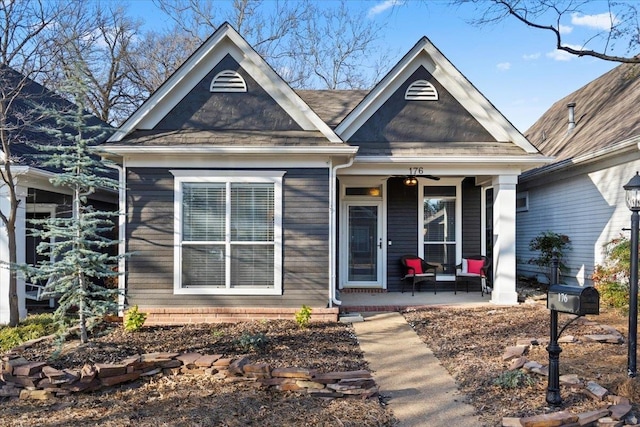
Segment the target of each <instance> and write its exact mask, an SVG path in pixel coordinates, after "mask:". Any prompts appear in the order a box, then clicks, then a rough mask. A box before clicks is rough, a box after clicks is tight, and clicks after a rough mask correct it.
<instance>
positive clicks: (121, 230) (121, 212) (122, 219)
mask: <svg viewBox="0 0 640 427" xmlns="http://www.w3.org/2000/svg"><path fill="white" fill-rule="evenodd" d="M106 166H108V167H110V168H113V169H116V170H117V171H118V316H124V310H125V307H124V304H125V290H126V268H127V264H126V260H125V251H126V244H125V237H126V229H125V226H126V224H127V221H126V217H127V199H126V195H127V192H126V187H125V174H124V167H123V166H120V165H118V164H115V163H109V162H107V163H106Z"/></svg>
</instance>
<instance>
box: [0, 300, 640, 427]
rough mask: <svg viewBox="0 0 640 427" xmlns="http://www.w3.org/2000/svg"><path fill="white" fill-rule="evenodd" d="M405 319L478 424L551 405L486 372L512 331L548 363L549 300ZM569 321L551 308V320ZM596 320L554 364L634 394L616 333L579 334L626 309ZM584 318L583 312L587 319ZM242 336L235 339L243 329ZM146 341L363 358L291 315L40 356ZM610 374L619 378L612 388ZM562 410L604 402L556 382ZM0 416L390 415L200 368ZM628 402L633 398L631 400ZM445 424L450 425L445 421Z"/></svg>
mask: <svg viewBox="0 0 640 427" xmlns="http://www.w3.org/2000/svg"><path fill="white" fill-rule="evenodd" d="M405 317H406V318H407V321H408V322H409V323H410V324H411V325H412V326H413V327H414V329H415V330H416V332H417V333H418V334H419V335H420V337H421V338H422V339H423V340H424V341H425V343H426V345H428V346H429V347H430V348H431V349H432V350H433V351H434V353H435V354H436V356H437V357H438V358H439V360H440V361H441V363H442V364H443V365H444V366H445V367H446V368H447V369H448V370H449V372H451V374H452V375H453V376H454V378H455V379H456V381H457V382H458V384H459V387H460V389H461V391H462V392H463V393H465V394H466V395H467V396H468V399H469V402H470V403H471V404H473V405H474V407H475V408H476V410H477V411H478V413H479V414H480V417H481V420H482V421H483V423H484V425H486V426H496V425H500V421H501V419H502V417H504V416H526V415H533V414H540V413H545V412H549V411H552V410H553V408H549V407H548V405H547V404H546V402H545V391H546V387H547V379H546V377H541V376H538V375H536V374H531V376H530V378H531V379H532V381H531V382H532V384H529V385H524V386H520V387H517V388H509V389H505V388H502V387H500V386H499V385H496V384H494V380H495V379H496V378H498V377H499V376H500V375H501V374H502V373H503V372H505V370H506V368H507V366H508V365H509V363H510V362H509V361H504V360H503V357H502V356H503V353H504V350H505V348H506V347H507V346H513V345H515V344H516V341H517V339H518V338H536V339H539V341H540V342H541V344H540V345H533V346H532V347H531V348H530V350H529V351H528V353H527V354H526V355H525V356H526V357H527V359H529V360H534V361H538V362H540V363H541V364H547V363H548V353H547V351H546V342H544V340H545V338H546V339H547V340H548V337H549V326H548V325H549V311H548V310H547V309H546V308H545V306H544V304H540V303H538V304H523V305H521V306H519V307H509V308H498V307H489V308H482V309H452V308H432V309H425V310H420V311H409V312H407V313H405ZM567 320H568V317H567V316H565V315H562V316H561V319H560V324H561V325H563V324H564V323H566V321H567ZM588 320H591V321H593V322H595V323H596V324H586V325H575V324H572V325H571V326H569V327H568V328H567V330H566V331H565V332H564V333H563V335H562V336H563V337H564V336H573V337H574V339H575V342H572V343H564V344H561V345H562V353H561V355H560V373H561V374H568V373H575V374H578V375H579V376H580V378H581V379H583V380H584V381H589V380H591V381H596V382H597V383H598V384H600V385H601V386H603V387H605V388H607V389H609V390H611V391H612V392H614V393H617V394H620V395H624V394H626V395H627V396H628V397H629V398H631V399H632V401H634V402H640V395H638V391H637V387H635V381H633V382H632V383H631V386H630V385H629V384H627V383H626V354H627V346H626V342H625V343H623V344H604V343H597V342H587V341H586V340H585V339H584V338H583V337H584V336H585V335H587V334H603V333H606V328H603V327H602V326H601V325H608V326H611V327H613V328H616V329H617V330H618V331H619V332H620V333H622V334H623V335H624V336H625V337H626V332H627V318H626V317H625V316H623V315H621V314H619V313H616V312H614V311H605V310H602V314H601V315H599V316H588ZM587 323H591V322H587ZM261 334H263V336H264V337H266V340H265V341H266V344H265V345H264V346H263V347H260V348H258V347H254V348H248V347H247V341H246V338H247V337H257V336H260V335H261ZM243 337H244V338H245V339H244V340H243ZM53 351H54V347H53V346H52V345H51V343H50V342H44V343H40V344H38V345H35V346H33V347H31V348H29V349H27V350H26V351H25V353H24V357H25V358H27V359H28V360H33V361H36V360H47V359H49V357H50V355H51V354H52V352H53ZM156 351H172V352H173V351H175V352H200V353H206V354H224V355H225V357H236V356H239V355H246V356H247V357H248V358H249V359H250V360H251V361H252V362H256V363H258V362H266V363H269V364H270V365H271V366H272V367H293V366H296V367H306V368H312V369H318V370H320V371H326V372H330V371H349V370H359V369H367V368H368V365H367V362H366V360H364V358H363V355H362V352H361V351H360V349H359V346H358V342H357V339H356V337H355V335H354V334H353V329H352V328H351V326H349V325H342V324H312V325H311V326H310V327H309V328H308V329H300V328H298V327H297V325H296V324H295V323H294V322H293V321H275V322H252V323H244V324H235V325H230V324H227V325H197V326H183V327H145V328H143V330H142V331H141V332H138V333H125V332H124V331H123V330H122V329H121V327H119V326H118V327H112V328H110V329H108V330H104V331H102V332H101V334H100V335H99V336H95V337H93V339H92V341H91V343H89V344H86V345H80V344H79V343H78V342H77V341H74V340H71V341H68V342H67V343H66V345H65V347H64V351H63V352H62V355H61V356H60V357H58V358H57V359H53V360H50V361H49V364H50V365H51V366H53V367H56V368H67V367H69V368H71V367H73V368H78V367H81V366H82V365H83V364H85V363H106V362H118V361H121V360H123V359H124V358H126V357H127V356H130V355H134V354H142V353H150V352H156ZM621 384H625V385H624V386H623V387H620V385H621ZM561 394H562V398H563V400H564V409H567V410H569V411H571V412H584V411H588V410H591V409H595V408H599V407H603V406H605V405H606V404H604V403H602V402H596V401H595V400H593V399H592V398H589V397H587V396H586V395H585V394H584V393H581V392H579V391H572V390H570V389H568V388H566V387H564V386H563V387H562V389H561ZM0 403H1V404H0V419H1V420H2V424H3V425H11V426H36V425H37V426H66V425H71V424H73V425H74V426H90V425H91V426H94V425H102V426H132V425H135V426H184V425H189V426H251V425H255V426H354V427H355V426H393V425H394V424H395V420H394V418H393V414H392V413H391V412H390V411H389V410H388V408H387V406H386V405H385V404H384V402H383V401H382V399H376V398H372V399H368V400H361V399H355V398H349V399H335V400H325V399H320V398H314V397H309V396H304V395H299V394H296V393H293V392H287V393H274V392H273V391H265V390H259V389H256V388H255V387H251V386H248V385H246V384H242V383H225V382H222V381H217V380H214V379H213V378H210V377H206V376H191V375H177V376H161V377H157V376H156V377H147V378H146V379H141V380H138V381H135V382H133V383H128V384H125V385H123V386H117V387H114V388H112V389H108V390H102V391H100V392H93V393H81V394H76V395H71V396H67V397H60V398H56V399H54V400H48V401H21V400H19V399H15V398H13V399H9V398H0ZM634 408H635V409H636V411H637V409H638V408H637V407H634ZM452 425H453V424H452Z"/></svg>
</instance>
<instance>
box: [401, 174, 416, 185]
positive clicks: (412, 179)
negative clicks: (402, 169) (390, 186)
mask: <svg viewBox="0 0 640 427" xmlns="http://www.w3.org/2000/svg"><path fill="white" fill-rule="evenodd" d="M404 185H406V186H407V187H415V186H416V185H418V178H416V177H415V176H408V177H406V178H405V179H404Z"/></svg>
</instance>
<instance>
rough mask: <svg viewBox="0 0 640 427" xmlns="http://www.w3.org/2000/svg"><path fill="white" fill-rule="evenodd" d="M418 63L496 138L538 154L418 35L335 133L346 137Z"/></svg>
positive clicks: (418, 66) (394, 90)
mask: <svg viewBox="0 0 640 427" xmlns="http://www.w3.org/2000/svg"><path fill="white" fill-rule="evenodd" d="M420 67H423V68H424V69H425V70H426V71H427V72H428V73H429V74H430V75H431V76H433V78H434V79H435V80H436V81H437V82H438V83H439V84H440V85H442V86H443V87H444V88H445V89H446V90H447V91H448V92H449V93H450V94H451V95H452V96H453V98H455V100H456V101H457V102H458V103H459V104H460V105H461V106H462V107H463V108H464V109H466V111H467V112H468V113H469V114H470V115H471V116H472V117H473V118H474V119H475V120H476V121H477V123H479V124H480V125H481V126H482V127H483V128H484V129H485V130H486V131H487V132H488V133H489V134H490V135H491V136H492V137H493V138H494V139H495V141H499V142H509V143H513V144H515V145H516V146H518V147H520V149H521V150H523V151H524V152H525V153H527V154H538V150H537V149H536V148H535V147H534V146H533V145H532V144H531V143H529V141H527V139H526V138H525V137H524V136H523V135H522V134H521V133H520V132H519V131H518V130H517V129H516V128H515V127H514V126H513V125H512V124H511V123H509V121H508V120H507V119H506V118H505V117H504V116H503V115H502V114H501V113H500V112H499V111H498V110H497V109H496V108H495V107H494V106H493V105H492V104H491V103H490V102H489V101H488V100H487V98H485V97H484V95H482V94H481V93H480V92H479V91H478V90H477V89H476V88H475V87H474V86H473V85H472V84H471V82H469V80H467V78H466V77H464V76H463V75H462V73H460V71H458V69H456V68H455V67H454V66H453V64H451V62H449V60H448V59H447V58H446V57H445V56H444V55H443V54H442V53H441V52H440V51H439V50H438V49H437V48H436V47H435V46H434V45H433V44H432V43H431V42H430V41H429V39H427V38H426V37H423V38H422V39H420V41H418V43H416V45H415V46H414V47H413V48H412V49H411V50H410V51H409V52H408V53H407V54H406V55H405V56H404V57H403V58H402V59H401V60H400V62H399V63H398V64H397V65H396V66H395V67H394V68H393V69H392V70H391V71H390V72H389V73H388V74H387V75H386V76H385V77H384V78H383V79H382V80H381V81H380V83H378V85H376V87H375V88H374V89H373V90H372V91H371V92H370V93H369V94H368V95H367V96H366V97H365V98H364V99H363V100H362V102H360V103H359V104H358V105H357V106H356V107H355V108H354V109H353V110H352V111H351V112H350V113H349V114H348V115H347V116H346V117H345V118H344V120H343V121H342V122H341V123H340V124H339V125H338V126H337V127H336V133H337V134H338V135H340V136H341V137H342V138H343V139H344V140H349V138H351V137H352V136H353V135H354V134H355V133H356V132H357V131H358V130H359V129H360V128H361V127H362V125H363V124H364V123H365V122H366V121H367V120H368V119H369V118H371V117H372V116H373V115H374V114H375V113H376V111H378V109H379V108H380V107H381V106H382V105H383V104H384V103H385V102H386V101H387V100H388V99H389V98H390V97H391V95H392V94H393V93H395V92H396V91H397V90H398V88H399V87H400V86H401V85H402V84H404V83H405V82H406V81H407V79H408V78H409V77H410V76H411V75H412V74H414V73H415V72H416V70H418V69H419V68H420ZM460 142H462V141H460Z"/></svg>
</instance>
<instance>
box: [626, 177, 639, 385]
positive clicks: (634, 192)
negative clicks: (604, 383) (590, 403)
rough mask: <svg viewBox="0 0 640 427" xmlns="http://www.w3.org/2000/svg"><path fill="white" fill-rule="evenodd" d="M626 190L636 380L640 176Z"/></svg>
mask: <svg viewBox="0 0 640 427" xmlns="http://www.w3.org/2000/svg"><path fill="white" fill-rule="evenodd" d="M622 188H624V190H625V193H626V195H625V201H626V203H627V207H628V208H629V209H630V210H631V240H630V243H631V271H630V272H629V338H628V340H627V341H628V351H627V375H628V376H629V377H631V378H634V377H635V376H636V374H637V369H636V346H637V341H638V225H639V215H638V212H639V211H640V175H639V174H638V172H636V175H635V176H634V177H633V178H631V180H630V181H629V182H628V183H627V185H625V186H623V187H622Z"/></svg>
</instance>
